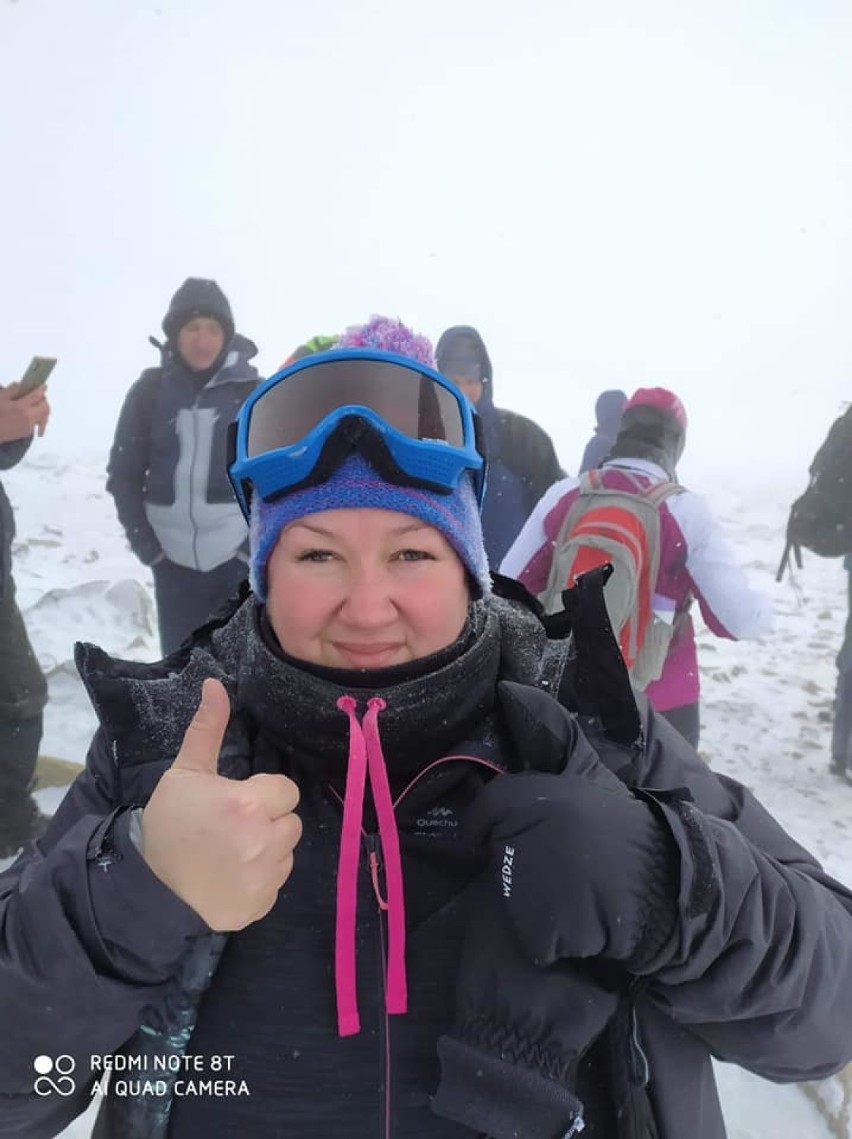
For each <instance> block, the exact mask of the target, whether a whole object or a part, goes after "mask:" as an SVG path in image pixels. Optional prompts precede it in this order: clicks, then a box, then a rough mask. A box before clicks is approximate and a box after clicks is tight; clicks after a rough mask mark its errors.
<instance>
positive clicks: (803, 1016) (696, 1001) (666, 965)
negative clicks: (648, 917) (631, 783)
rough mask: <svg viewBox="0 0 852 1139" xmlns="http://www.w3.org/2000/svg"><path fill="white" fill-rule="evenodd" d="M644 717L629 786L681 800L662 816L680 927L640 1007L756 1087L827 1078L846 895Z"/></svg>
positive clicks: (745, 794) (845, 959)
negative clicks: (756, 1079) (672, 850)
mask: <svg viewBox="0 0 852 1139" xmlns="http://www.w3.org/2000/svg"><path fill="white" fill-rule="evenodd" d="M645 716H646V717H647V744H648V746H647V753H646V759H645V763H646V765H647V766H646V770H645V771H644V772H643V774H642V777H641V779H640V783H641V784H643V785H644V786H645V787H649V788H650V787H653V788H669V789H675V788H683V787H686V788H688V790H689V792H690V793H691V796H692V799H693V803H692V804H687V803H681V804H680V809H679V810H678V811H677V812H676V814H677V818H675V817H674V816H675V812H672V820H673V821H672V832H673V834H674V835H675V838H676V841H677V842H678V845H679V847H680V851H681V880H680V906H679V911H680V912H679V920H678V925H677V928H676V932H675V937H674V941H673V943H672V944H671V945H669V947H667V949H666V951H665V954H666V956H665V960H664V961H662V963H660V964H659V966H658V967H655V966H654V965H650V966H649V967H648V969H647V970H646V983H647V986H648V987H647V989H646V996H648V997H649V998H650V999H651V1000H653V1001H654V1002H655V1003H656V1004H657V1005H658V1006H659V1007H660V1008H661V1009H662V1011H663V1012H664V1013H665V1014H666V1015H667V1016H668V1017H670V1018H671V1019H672V1020H674V1021H675V1022H677V1023H678V1024H680V1025H681V1026H683V1027H684V1028H687V1029H688V1030H689V1031H691V1032H692V1033H694V1034H695V1035H696V1036H698V1037H700V1038H701V1039H702V1040H703V1041H704V1042H705V1043H706V1045H707V1047H708V1048H709V1049H710V1051H711V1052H712V1053H713V1054H714V1055H715V1056H717V1057H719V1058H720V1059H723V1060H728V1061H733V1062H735V1063H737V1064H740V1065H741V1066H742V1067H745V1068H748V1069H750V1070H751V1071H753V1072H756V1073H757V1074H758V1075H761V1076H764V1077H766V1078H768V1079H773V1080H778V1081H795V1080H810V1079H821V1078H823V1077H825V1076H827V1075H829V1074H831V1073H832V1072H834V1071H837V1070H838V1069H839V1068H841V1067H842V1066H843V1065H844V1064H846V1063H848V1062H849V1060H850V1059H851V1058H852V1029H850V1027H849V1026H850V1024H852V893H850V891H849V890H848V889H846V888H845V887H844V886H842V885H840V884H839V883H838V882H836V881H834V880H833V879H832V878H830V877H829V876H828V875H827V874H825V873H824V872H823V870H822V869H821V868H820V866H819V864H818V863H817V862H816V860H815V859H814V858H813V857H812V856H811V855H810V854H809V853H808V852H807V851H806V850H805V849H804V848H803V847H801V846H799V844H798V843H797V842H795V841H794V840H793V839H792V838H791V837H790V835H788V834H787V833H786V831H785V830H784V829H783V828H782V827H781V826H780V824H779V823H778V822H776V820H775V819H774V818H773V817H772V816H771V815H770V814H769V813H768V812H767V811H766V810H765V809H764V808H763V807H762V806H761V805H760V803H759V802H758V801H757V800H756V799H755V798H754V796H753V795H752V794H751V793H750V792H749V791H748V790H746V788H744V787H742V786H741V785H740V784H738V783H737V782H735V781H734V780H732V779H729V778H726V777H724V776H720V775H716V774H714V773H713V772H712V771H711V770H710V769H709V768H708V767H707V766H706V765H705V764H703V763H702V762H701V760H700V759H699V758H698V756H697V755H696V753H695V752H694V751H693V750H692V748H691V747H690V746H689V745H688V744H687V743H686V742H685V741H684V740H683V739H682V738H681V737H680V736H679V735H678V733H677V732H676V731H675V730H674V729H673V728H672V727H671V726H670V725H668V724H667V723H665V722H664V721H663V720H662V718H660V717H656V716H655V715H654V713H653V711H652V710H651V709H650V708H649V707H646V710H645ZM665 809H666V810H670V808H668V807H666V808H665Z"/></svg>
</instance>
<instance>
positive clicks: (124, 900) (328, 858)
mask: <svg viewBox="0 0 852 1139" xmlns="http://www.w3.org/2000/svg"><path fill="white" fill-rule="evenodd" d="M356 343H357V344H358V345H359V347H358V349H357V350H355V351H353V350H351V349H350V348H349V347H348V346H347V344H346V341H345V339H344V341H343V342H342V346H341V348H340V349H338V350H335V351H332V352H327V353H318V354H316V355H314V356H311V357H309V358H306V359H305V360H302V361H300V362H298V363H296V364H294V365H292V366H291V368H290V369H287V370H285V371H284V372H283V373H281V374H280V375H279V376H276V377H275V379H274V380H273V381H270V384H269V385H268V386H267V387H264V388H262V389H260V390H259V391H258V393H257V395H256V397H255V398H253V399H252V400H251V401H250V403H249V405H247V407H246V409H245V410H244V412H243V414H242V415H241V418H240V425H239V428H240V429H239V430H238V432H237V443H236V446H235V456H234V462H233V463H232V466H231V473H232V477H233V478H234V482H235V488H239V489H238V494H239V495H240V496H241V503H242V504H243V505H244V506H245V508H246V510H247V512H248V513H249V514H250V517H251V585H252V590H251V592H249V593H247V595H246V596H245V598H244V600H243V601H242V602H241V603H240V602H235V604H234V607H233V610H232V612H231V613H230V614H228V615H227V616H226V615H224V614H222V615H221V617H220V619H219V620H218V621H217V622H215V623H213V624H212V625H208V626H207V627H205V628H204V629H203V630H201V631H200V632H199V633H198V634H197V635H196V636H195V637H194V638H193V640H192V642H191V643H190V644H187V645H185V646H183V648H182V649H181V650H180V651H179V652H178V653H177V654H175V655H174V656H173V657H172V658H171V659H170V660H169V661H162V662H155V663H151V664H140V663H133V662H128V661H118V660H114V659H111V658H110V657H109V656H108V655H107V654H105V653H104V652H102V651H101V650H99V649H97V648H95V647H94V646H92V645H86V646H78V652H77V663H78V667H79V669H80V671H81V674H82V676H83V678H84V680H85V683H86V687H87V691H88V692H89V693H90V695H91V698H92V700H93V703H94V705H95V708H96V711H97V715H98V718H99V721H100V728H99V730H98V733H97V735H96V738H95V740H94V741H93V744H92V748H91V750H90V753H89V757H88V761H87V766H86V770H85V772H84V773H83V774H82V775H81V776H80V777H79V779H78V780H77V782H76V783H75V784H74V786H73V787H72V788H71V789H70V791H69V793H68V795H67V797H66V799H65V800H64V801H63V803H62V805H61V806H60V808H59V810H58V812H57V814H56V816H55V818H54V820H53V823H52V824H51V827H50V828H49V830H48V833H47V834H46V835H45V837H44V839H43V840H42V841H41V842H40V843H39V844H37V845H36V846H34V847H32V848H30V849H29V850H28V851H27V852H26V853H25V854H24V855H23V856H22V857H21V858H20V859H19V860H18V862H17V863H16V864H15V865H14V866H13V867H12V868H11V869H10V870H9V871H7V872H6V874H5V875H2V876H0V1007H2V1008H3V1010H4V1012H5V1014H6V1016H7V1018H8V1020H9V1021H10V1023H14V1024H15V1025H16V1032H15V1033H14V1034H12V1033H11V1032H6V1033H0V1136H3V1137H4V1139H11V1137H13V1136H14V1137H24V1136H26V1139H39V1137H41V1136H45V1137H47V1136H51V1135H55V1134H56V1132H57V1131H58V1130H59V1129H60V1128H61V1127H62V1126H64V1125H65V1124H67V1122H68V1121H69V1120H70V1119H71V1118H73V1117H74V1116H75V1115H77V1114H78V1113H79V1112H80V1111H82V1110H84V1109H85V1108H86V1106H87V1105H88V1104H89V1102H90V1096H91V1093H92V1090H93V1089H94V1088H96V1087H98V1088H100V1087H102V1086H103V1072H104V1070H105V1069H106V1068H109V1067H111V1068H113V1069H114V1073H113V1079H112V1081H111V1083H110V1086H109V1089H108V1090H106V1092H105V1100H104V1104H103V1106H102V1109H101V1114H100V1116H99V1120H98V1123H97V1125H96V1129H95V1135H96V1136H97V1139H166V1137H167V1139H200V1137H201V1136H223V1137H232V1136H233V1137H237V1136H240V1137H241V1136H252V1139H304V1137H305V1136H311V1137H314V1139H339V1137H340V1136H342V1135H345V1136H347V1137H348V1139H372V1137H374V1136H376V1135H383V1136H387V1137H389V1139H475V1137H476V1136H482V1135H487V1136H489V1137H491V1139H517V1137H518V1136H524V1139H554V1137H555V1136H560V1137H570V1136H575V1135H578V1134H579V1133H580V1132H581V1131H585V1133H587V1134H591V1135H592V1136H594V1137H595V1139H628V1137H631V1139H635V1137H637V1136H641V1137H642V1139H646V1137H650V1136H656V1137H658V1139H686V1137H689V1139H723V1136H724V1134H725V1129H724V1123H723V1120H722V1116H721V1112H720V1109H719V1103H718V1099H717V1096H716V1090H715V1086H714V1082H713V1073H712V1066H711V1056H717V1057H719V1058H721V1059H724V1060H729V1061H732V1062H735V1063H739V1064H741V1065H743V1066H745V1067H747V1068H749V1069H750V1070H752V1071H755V1072H758V1073H760V1074H762V1075H765V1076H767V1077H769V1078H771V1079H775V1080H779V1081H790V1080H801V1079H812V1078H819V1077H820V1076H824V1075H827V1074H828V1073H830V1072H832V1071H835V1070H836V1069H838V1068H839V1067H841V1066H842V1065H843V1064H845V1063H846V1062H847V1061H848V1060H849V1058H850V1055H852V1030H850V1028H849V1025H850V1023H852V894H850V892H849V891H848V890H846V889H845V888H844V887H843V886H841V885H839V884H838V883H837V882H835V881H833V880H832V879H831V878H830V877H828V876H827V875H826V874H825V873H824V872H823V871H822V870H821V868H820V867H819V865H818V864H817V863H816V861H815V860H814V859H813V858H812V856H811V855H809V854H808V853H807V851H805V850H803V849H802V847H800V846H799V845H798V844H797V843H796V842H795V841H794V840H793V839H792V838H790V836H788V835H787V834H786V833H785V832H784V830H783V829H782V828H781V827H780V826H779V825H778V823H777V822H775V821H774V820H773V819H772V818H771V817H770V816H769V815H768V814H767V812H766V811H765V810H764V809H763V808H762V807H761V806H760V805H759V803H758V802H757V801H756V800H755V799H754V798H753V796H752V795H751V794H750V793H749V792H748V791H747V790H746V789H745V788H743V787H741V786H740V785H738V784H737V783H735V782H734V781H732V780H728V779H725V778H723V777H720V776H717V775H715V774H714V773H713V772H712V771H711V770H710V769H709V768H707V767H706V766H705V765H704V764H703V763H702V762H701V761H700V760H699V758H698V757H697V755H696V754H695V752H694V751H693V750H692V749H691V748H690V747H689V745H688V744H687V743H686V741H684V740H683V739H682V737H680V736H679V735H678V734H677V733H676V732H675V731H674V729H672V728H671V727H670V726H669V725H667V724H666V723H665V722H663V721H661V720H659V719H658V718H657V717H656V716H655V715H654V713H653V711H652V710H651V709H650V707H649V706H648V704H647V702H645V701H642V705H641V707H640V708H638V709H637V707H636V705H635V703H634V701H633V696H632V692H631V689H630V685H629V682H628V679H627V674H626V671H625V670H624V669H623V666H621V665H620V664H619V662H620V656H619V653H618V647H617V644H616V643H615V641H614V639H613V638H612V636H611V632H608V627H607V624H606V618H605V604H604V600H603V585H602V575H601V574H598V575H597V576H595V575H586V576H585V577H584V578H583V579H581V582H580V583H578V585H577V586H576V587H575V593H573V594H571V595H569V605H568V609H567V614H568V618H567V619H568V620H569V621H570V623H571V626H572V632H571V639H570V642H569V641H565V640H556V639H551V640H548V638H547V636H546V629H545V627H544V625H543V624H542V621H541V620H540V618H539V615H538V614H537V613H536V612H535V603H534V602H532V599H531V598H529V597H528V595H525V594H524V593H523V591H522V590H521V589H520V587H518V586H517V584H516V583H512V582H510V581H508V580H503V581H502V582H501V581H496V580H495V581H492V579H491V578H490V577H489V574H488V570H487V557H486V553H485V548H484V542H483V536H482V529H481V525H480V522H479V519H478V514H477V509H476V504H477V494H478V493H479V492H480V491H481V488H482V481H481V476H482V473H483V464H482V456H481V453H479V452H478V449H477V441H476V439H475V435H474V431H473V425H472V417H471V413H470V408H469V405H468V404H467V402H466V401H464V400H463V399H462V398H461V396H460V393H459V392H458V391H457V390H456V389H453V387H452V385H449V384H448V383H447V381H446V380H445V379H444V378H443V377H441V376H440V375H438V374H437V373H435V372H434V370H433V369H432V368H431V367H430V365H429V363H428V360H429V357H428V356H426V357H425V359H424V355H423V353H422V352H421V351H420V349H421V348H422V345H418V343H417V342H416V341H413V342H412V343H411V344H410V345H409V347H408V350H406V341H405V339H404V338H401V337H400V336H395V337H394V339H393V343H392V344H390V345H389V344H388V337H386V336H385V337H383V338H382V339H381V341H380V343H381V344H382V345H384V346H385V347H386V349H387V350H385V351H380V350H371V349H370V348H369V347H366V346H365V345H368V344H369V339H368V338H365V337H363V336H362V337H361V338H360V340H358V341H356ZM415 352H417V353H418V354H417V355H415V354H414V353H415ZM401 354H402V355H407V356H409V358H410V360H411V364H410V365H405V366H404V365H401V364H400V362H399V356H400V355H401ZM300 380H301V381H305V382H298V381H300ZM334 393H338V396H339V395H340V394H342V393H345V394H346V396H347V404H346V407H347V411H346V413H345V414H344V415H343V416H338V415H336V412H337V411H338V410H339V409H340V404H339V402H338V403H335V401H334V398H333V397H334ZM379 409H382V410H379ZM385 417H387V418H385ZM389 419H392V421H393V422H389ZM293 422H299V423H301V424H303V425H306V426H311V428H312V429H311V430H310V431H309V433H308V435H307V436H305V437H300V438H299V439H296V440H293V434H292V431H291V427H292V424H293ZM249 425H250V426H251V431H249V430H248V428H249ZM441 430H445V432H446V437H445V438H444V437H439V436H438V435H436V432H437V431H441ZM309 437H310V442H309V441H308V440H309ZM311 448H313V450H311ZM300 460H302V461H304V462H305V463H307V464H308V465H309V466H310V467H311V472H310V474H309V475H308V476H305V472H304V469H302V468H300V467H299V466H294V463H298V462H299V461H300ZM311 476H312V477H311ZM427 476H428V477H427ZM427 481H428V483H429V484H430V485H429V486H426V485H424V484H425V483H426V482H427ZM498 593H503V594H504V596H498V595H497V594H498ZM570 599H573V600H570ZM559 631H560V630H558V629H556V628H555V627H551V628H550V629H549V632H551V633H553V634H556V633H557V632H559ZM561 631H562V632H563V633H564V632H565V630H564V629H562V630H561ZM93 1057H94V1060H93ZM45 1058H46V1059H47V1060H48V1063H49V1067H48V1066H47V1065H45V1063H44V1060H45ZM101 1058H104V1059H101ZM60 1059H61V1067H60V1064H59V1060H60ZM34 1060H37V1061H38V1063H36V1064H35V1066H34ZM45 1068H47V1071H46V1072H45ZM45 1078H47V1080H48V1081H51V1080H52V1081H53V1083H54V1084H57V1085H58V1084H59V1081H60V1080H62V1081H63V1084H62V1087H63V1092H62V1094H61V1095H60V1094H50V1093H51V1084H50V1082H47V1083H45ZM69 1081H70V1084H69ZM217 1081H218V1082H217ZM205 1089H206V1090H205Z"/></svg>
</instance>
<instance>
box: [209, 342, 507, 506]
mask: <svg viewBox="0 0 852 1139" xmlns="http://www.w3.org/2000/svg"><path fill="white" fill-rule="evenodd" d="M353 419H355V420H358V421H359V422H360V423H361V424H363V425H365V426H366V428H367V430H368V432H369V435H370V437H371V438H372V439H373V440H378V442H379V445H380V447H381V449H382V450H383V451H385V452H386V453H387V457H388V458H389V460H390V468H391V469H392V470H393V472H394V478H393V481H398V482H401V483H405V484H407V485H412V486H422V487H424V488H425V489H429V490H436V491H438V492H442V493H445V494H451V493H452V492H453V491H454V490H455V489H456V488H457V487H458V485H459V481H460V479H461V478H462V476H463V475H464V474H465V472H470V474H471V475H472V477H473V484H474V489H475V491H476V496H477V501H478V502H479V504H480V506H481V505H482V497H483V495H484V493H485V459H484V455H483V453H482V451H481V449H480V447H479V445H478V440H477V429H476V417H475V415H474V413H473V409H472V405H471V404H470V402H469V401H468V399H467V398H466V396H464V395H463V394H462V392H461V391H459V389H458V388H457V387H456V386H455V384H453V383H451V381H450V380H448V379H446V378H445V377H444V376H442V375H441V374H440V373H439V372H436V371H434V370H433V369H432V368H429V367H426V366H425V365H423V364H419V363H417V362H416V361H414V360H411V359H409V358H408V357H406V356H398V355H396V354H395V353H390V352H379V351H376V350H372V349H363V348H343V349H336V350H334V351H331V352H323V353H318V354H316V355H313V356H307V357H305V358H304V359H303V360H299V361H297V362H296V363H294V364H291V365H290V366H288V367H286V368H284V369H282V370H281V371H280V372H277V373H276V374H275V375H274V376H272V377H271V378H270V379H268V380H267V381H266V382H265V383H264V384H262V385H261V386H260V387H259V388H257V389H256V391H254V392H253V393H252V394H251V395H250V396H249V397H248V399H247V400H246V401H245V403H244V404H243V405H242V407H241V408H240V411H239V413H238V415H237V419H236V422H235V423H234V424H232V425H231V435H230V440H229V450H230V459H229V463H228V477H229V479H230V480H231V485H232V486H233V488H234V493H235V494H236V496H237V501H238V502H239V504H240V509H241V510H242V512H243V514H244V516H245V517H246V518H248V517H249V504H250V499H251V495H252V494H253V493H257V494H259V495H260V496H261V498H263V499H265V500H267V501H270V500H273V499H275V498H279V497H280V496H281V495H283V494H287V493H291V492H293V491H295V490H298V489H300V488H301V487H303V486H309V485H312V483H314V482H320V481H322V477H312V476H314V474H315V471H316V470H317V468H318V466H319V467H320V468H321V467H322V464H321V463H320V460H321V458H322V457H323V455H324V452H325V453H326V455H327V454H328V446H327V445H330V444H331V442H332V441H333V440H334V439H335V438H336V437H337V436H338V435H339V434H340V432H339V430H338V429H342V428H344V427H345V425H346V424H347V423H348V422H351V421H352V420H353ZM354 445H357V444H354ZM323 477H328V476H327V474H326V475H324V476H323Z"/></svg>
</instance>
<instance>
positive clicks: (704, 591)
mask: <svg viewBox="0 0 852 1139" xmlns="http://www.w3.org/2000/svg"><path fill="white" fill-rule="evenodd" d="M686 426H687V418H686V411H685V410H684V406H683V404H682V403H681V401H680V399H679V398H678V397H677V396H676V395H675V394H674V393H673V392H670V391H668V390H667V389H666V388H640V389H639V390H638V391H637V392H636V393H635V395H634V396H633V397H632V398H631V399H630V400H629V401H628V402H627V404H626V405H625V409H624V415H623V418H622V421H621V427H620V430H619V433H618V437H617V439H616V442H615V445H614V447H613V448H612V450H611V452H610V454H609V457H608V459H607V460H606V461H605V462H604V463H603V464H602V466H601V468H600V471H601V477H602V482H603V485H604V486H605V487H610V488H611V489H614V490H615V489H618V490H628V491H629V490H632V489H634V488H635V480H636V479H638V480H639V481H640V482H641V483H642V484H643V485H645V486H652V485H653V484H655V483H657V482H659V481H661V480H670V481H672V482H677V475H676V467H677V463H678V460H679V459H680V457H681V455H682V454H683V448H684V444H685V441H686ZM579 487H580V483H579V480H578V479H576V478H566V479H562V480H561V481H560V482H558V483H556V484H554V485H553V486H552V487H551V488H550V489H549V490H548V491H547V493H546V494H545V495H544V496H543V497H542V498H541V499H540V501H539V503H538V505H537V506H536V507H535V509H534V511H533V513H532V514H531V515H530V517H529V518H528V520H527V522H526V524H525V525H524V527H523V529H522V530H521V532H520V534H519V535H518V537H517V539H516V540H515V542H514V545H513V546H512V547H511V549H510V550H509V552H508V554H507V555H506V557H505V558H504V560H503V562H502V564H501V566H500V572H501V573H503V574H505V575H506V576H507V577H514V578H517V580H518V581H520V582H521V584H522V585H524V586H526V588H527V589H528V590H529V591H530V593H533V594H536V595H538V594H539V593H541V592H542V591H543V590H544V588H545V585H546V583H547V578H548V574H549V572H550V566H551V561H552V558H553V551H554V543H555V542H556V539H557V537H558V535H559V531H560V528H561V526H562V522H563V520H564V519H565V516H566V514H567V513H568V511H569V510H570V508H571V506H572V504H573V502H574V500H575V499H576V497H577V495H578V493H579ZM693 599H695V600H697V602H698V607H699V609H700V610H701V616H702V617H703V619H704V622H705V624H706V625H707V627H708V628H709V629H710V631H711V632H713V633H715V634H716V636H718V637H728V638H730V639H731V640H752V639H756V638H758V637H762V636H763V635H764V634H766V633H767V632H768V631H769V628H770V625H771V606H770V603H769V601H768V599H767V598H766V597H764V596H763V595H762V594H760V593H759V592H757V591H756V590H755V589H754V588H753V587H752V586H751V585H750V583H749V581H748V578H747V577H746V574H745V572H744V571H743V569H742V567H741V566H740V565H739V564H738V562H737V560H736V558H735V556H734V553H733V550H732V549H731V547H730V545H729V543H728V542H727V540H726V538H725V536H724V534H723V533H722V531H721V529H720V527H719V525H718V524H717V522H716V521H715V520H714V518H713V516H712V514H711V513H710V509H709V507H708V506H707V504H706V502H705V501H704V499H703V498H701V497H700V496H699V495H697V494H693V493H692V492H691V491H687V490H685V491H683V492H682V493H678V494H672V495H670V496H669V497H668V498H666V499H665V500H664V502H663V503H662V505H661V507H660V570H659V574H658V576H657V583H656V588H655V591H654V598H653V606H654V610H655V612H656V613H658V614H659V615H661V616H663V615H667V616H668V617H670V618H671V619H672V620H674V622H675V631H674V635H673V637H672V642H671V646H670V648H669V652H668V655H667V657H666V662H665V665H664V666H663V671H662V674H661V675H660V677H659V679H658V680H655V681H652V682H651V683H650V684H649V685H648V687H647V688H646V690H645V692H646V695H647V696H648V698H649V700H650V701H651V704H652V705H653V707H654V708H655V709H656V710H657V711H658V712H661V713H662V714H663V715H664V716H665V717H666V719H667V720H669V721H670V722H671V723H672V724H673V725H674V726H675V727H676V728H677V729H678V731H680V732H681V734H682V735H683V736H685V738H686V739H687V740H689V742H690V743H691V744H692V745H693V746H694V747H697V745H698V739H699V730H700V717H699V693H700V683H699V675H698V655H697V651H696V646H695V630H694V627H693V623H692V618H691V616H690V608H691V605H692V602H693Z"/></svg>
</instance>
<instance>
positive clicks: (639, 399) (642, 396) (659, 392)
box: [624, 388, 687, 431]
mask: <svg viewBox="0 0 852 1139" xmlns="http://www.w3.org/2000/svg"><path fill="white" fill-rule="evenodd" d="M633 407H656V408H657V410H658V411H667V412H668V413H669V414H670V415H672V416H674V418H675V419H676V420H677V422H678V423H679V424H680V426H681V427H682V428H683V430H684V431H685V430H686V425H687V424H686V408H685V407H684V406H683V404H682V403H681V402H680V400H679V399H678V397H677V396H676V395H675V394H674V392H670V391H669V390H668V388H639V389H638V390H637V391H635V392H634V393H633V395H632V396H631V397H630V399H629V400H628V401H627V403H626V404H625V405H624V410H625V411H629V410H630V409H631V408H633Z"/></svg>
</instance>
